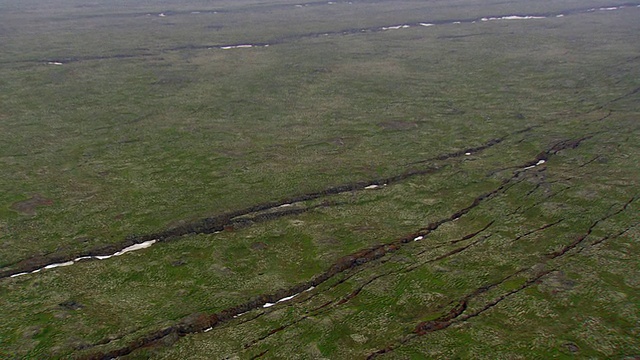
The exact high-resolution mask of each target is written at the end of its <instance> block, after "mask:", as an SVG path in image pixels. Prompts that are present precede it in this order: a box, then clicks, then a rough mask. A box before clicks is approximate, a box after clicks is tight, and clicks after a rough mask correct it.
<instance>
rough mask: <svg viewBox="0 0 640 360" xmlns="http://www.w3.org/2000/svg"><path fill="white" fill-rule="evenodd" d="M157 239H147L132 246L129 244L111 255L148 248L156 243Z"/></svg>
mask: <svg viewBox="0 0 640 360" xmlns="http://www.w3.org/2000/svg"><path fill="white" fill-rule="evenodd" d="M156 241H157V240H149V241H145V242H142V243H139V244H133V245H131V246H127V247H126V248H124V249H122V250H120V251H118V252H116V253H115V254H113V255H111V256H120V255H122V254H125V253H128V252H131V251H136V250H141V249H146V248H148V247H149V246H151V245H153V244H155V243H156Z"/></svg>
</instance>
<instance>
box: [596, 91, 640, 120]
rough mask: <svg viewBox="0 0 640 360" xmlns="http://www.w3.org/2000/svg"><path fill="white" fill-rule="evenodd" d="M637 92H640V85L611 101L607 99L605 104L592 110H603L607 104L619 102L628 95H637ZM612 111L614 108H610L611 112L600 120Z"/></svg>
mask: <svg viewBox="0 0 640 360" xmlns="http://www.w3.org/2000/svg"><path fill="white" fill-rule="evenodd" d="M637 93H640V87H637V88H635V89H633V90H631V91H630V92H628V93H626V94H623V95H620V96H618V97H617V98H614V99H612V100H609V101H607V102H606V103H604V104H602V105H600V106H597V107H596V108H594V109H593V110H591V112H594V111H598V110H603V109H604V108H605V107H606V106H607V105H611V104H613V103H615V102H618V101H620V100H622V99H624V98H626V97H629V96H633V95H635V94H637ZM611 113H612V110H609V114H607V115H605V117H603V118H601V119H599V121H600V120H604V119H606V118H608V117H609V116H610V115H611Z"/></svg>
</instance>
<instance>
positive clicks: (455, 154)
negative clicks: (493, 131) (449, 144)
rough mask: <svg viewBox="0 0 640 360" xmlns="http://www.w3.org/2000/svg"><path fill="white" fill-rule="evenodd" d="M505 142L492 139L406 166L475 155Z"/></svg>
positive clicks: (500, 139)
mask: <svg viewBox="0 0 640 360" xmlns="http://www.w3.org/2000/svg"><path fill="white" fill-rule="evenodd" d="M531 129H533V128H532V127H528V128H527V129H525V130H526V131H529V130H531ZM513 134H516V133H513ZM513 134H512V135H513ZM504 140H505V137H501V138H496V139H491V140H489V141H488V142H486V143H484V144H483V145H480V146H476V147H472V148H467V149H464V150H460V151H454V152H450V153H447V154H442V155H438V156H435V157H432V158H429V159H426V160H420V161H414V162H410V163H407V164H405V166H406V165H417V164H424V163H428V162H432V161H438V160H447V159H450V158H456V157H461V156H462V155H464V154H466V153H471V154H473V153H475V152H478V151H482V150H485V149H488V148H490V147H492V146H494V145H497V144H499V143H501V142H503V141H504Z"/></svg>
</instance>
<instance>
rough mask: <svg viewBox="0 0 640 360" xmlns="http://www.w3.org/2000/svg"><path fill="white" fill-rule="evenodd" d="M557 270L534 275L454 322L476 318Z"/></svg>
mask: <svg viewBox="0 0 640 360" xmlns="http://www.w3.org/2000/svg"><path fill="white" fill-rule="evenodd" d="M555 271H557V270H555V269H552V270H545V271H543V272H541V273H540V274H538V275H537V276H536V277H534V278H533V279H529V280H527V281H526V282H525V283H524V284H522V286H520V287H519V288H517V289H514V290H511V291H509V292H507V293H506V294H504V295H501V296H499V297H498V298H497V299H495V300H493V301H491V302H489V303H488V304H486V305H485V306H483V307H482V308H481V309H480V310H477V311H475V312H473V313H471V314H468V315H462V316H461V317H460V318H459V319H454V322H463V321H467V320H469V319H471V318H474V317H476V316H478V315H480V314H482V313H483V312H485V311H487V310H490V309H491V308H493V307H494V306H496V305H498V303H500V302H501V301H503V300H505V299H506V298H508V297H509V296H511V295H514V294H517V293H519V292H520V291H522V290H524V289H526V288H528V287H529V286H531V285H533V284H535V283H537V282H538V281H540V279H542V278H543V277H545V276H547V275H549V274H550V273H552V272H555Z"/></svg>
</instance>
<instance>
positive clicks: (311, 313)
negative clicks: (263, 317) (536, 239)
mask: <svg viewBox="0 0 640 360" xmlns="http://www.w3.org/2000/svg"><path fill="white" fill-rule="evenodd" d="M491 224H493V222H491V223H489V225H487V226H485V227H484V228H483V229H481V230H478V231H476V232H473V233H470V234H467V235H465V236H463V237H462V238H461V239H458V240H453V241H450V242H448V243H449V244H455V243H457V242H460V241H462V240H466V239H470V238H472V237H474V236H475V235H477V234H479V233H480V232H482V231H484V230H486V229H487V228H488V227H489V226H490V225H491ZM488 237H490V235H489V236H485V237H484V238H482V239H480V240H478V241H476V242H474V243H472V244H469V245H467V246H464V247H462V248H459V249H454V250H453V251H451V252H449V253H447V254H445V256H444V257H443V256H438V257H437V258H435V259H430V260H428V261H425V262H422V263H420V264H419V265H413V266H411V265H410V266H406V267H405V268H404V269H399V270H390V271H387V272H385V273H382V274H378V275H376V276H374V277H372V278H370V279H369V280H367V281H366V282H364V283H363V284H361V285H360V286H358V287H357V288H356V289H355V290H354V291H352V292H351V293H349V294H347V295H346V296H344V297H343V298H342V299H340V300H339V301H338V302H337V303H335V304H334V305H333V307H335V306H339V305H342V304H345V303H347V302H348V301H350V300H351V299H353V298H354V297H356V296H357V295H358V294H359V293H360V292H361V291H362V290H363V289H364V288H365V287H366V286H367V285H369V284H371V283H372V282H373V281H375V280H377V279H379V278H382V277H384V276H388V275H391V274H397V273H398V272H400V271H403V272H408V271H411V270H413V269H415V268H417V267H419V266H423V265H426V264H428V263H431V262H434V261H438V260H442V259H443V258H446V257H449V256H452V255H455V254H457V253H459V252H462V251H464V250H466V249H467V248H469V247H471V246H473V245H475V244H476V243H478V242H480V241H483V240H486V239H487V238H488ZM350 277H351V276H349V277H346V278H344V279H342V280H340V281H339V282H338V283H336V284H334V285H332V287H334V286H336V285H338V284H341V283H343V282H344V281H345V280H347V279H348V278H350ZM310 298H311V297H308V298H306V299H305V300H304V301H307V300H309V299H310ZM334 302H335V300H331V301H328V302H326V303H325V304H323V305H321V306H320V307H317V308H314V309H312V310H311V311H307V312H306V314H305V315H304V316H302V317H301V318H298V319H296V320H294V321H292V322H291V323H289V324H287V325H284V326H281V327H279V328H277V329H274V330H271V331H270V332H268V333H267V334H266V335H263V336H262V337H260V338H258V339H254V340H252V341H251V342H249V343H246V344H245V345H244V349H248V348H249V347H251V346H253V345H255V344H257V343H258V342H260V341H263V340H265V339H267V338H268V337H270V336H271V335H273V334H275V333H277V332H280V331H282V330H285V329H286V328H289V327H291V326H294V325H296V324H298V323H300V322H301V321H302V320H305V319H307V318H309V317H310V316H316V315H318V314H319V313H320V312H319V310H323V311H322V312H326V311H328V310H329V308H327V307H328V306H329V305H332V304H333V303H334Z"/></svg>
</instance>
